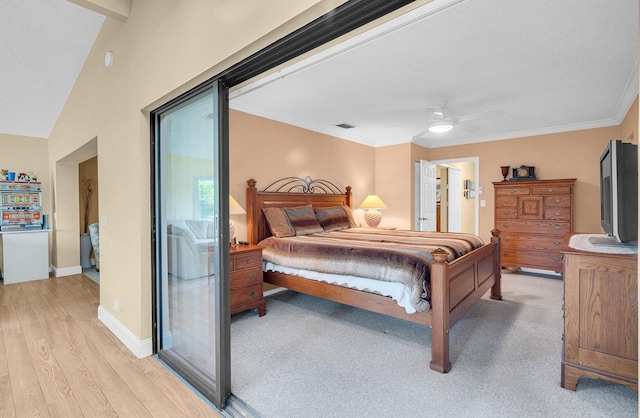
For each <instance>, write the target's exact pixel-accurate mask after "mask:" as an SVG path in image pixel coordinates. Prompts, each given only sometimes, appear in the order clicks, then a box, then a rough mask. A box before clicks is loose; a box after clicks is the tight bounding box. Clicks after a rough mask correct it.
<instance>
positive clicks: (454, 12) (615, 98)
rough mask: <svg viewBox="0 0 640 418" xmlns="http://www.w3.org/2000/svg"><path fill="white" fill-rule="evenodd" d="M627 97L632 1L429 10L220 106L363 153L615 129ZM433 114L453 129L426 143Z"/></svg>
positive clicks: (438, 5) (458, 4)
mask: <svg viewBox="0 0 640 418" xmlns="http://www.w3.org/2000/svg"><path fill="white" fill-rule="evenodd" d="M637 94H638V1H637V0H616V1H615V2H603V1H597V0H589V1H585V0H563V1H556V0H539V1H535V2H532V1H527V0H483V1H478V0H466V1H465V0H434V1H433V2H432V3H429V4H427V5H425V6H423V7H421V8H419V9H417V10H414V11H413V12H410V13H408V14H405V15H403V16H401V17H399V18H397V19H395V20H394V21H391V22H388V23H385V24H383V25H381V26H379V27H377V28H376V29H374V30H371V31H369V32H367V33H365V34H363V35H360V36H357V37H355V38H352V39H350V40H349V41H346V42H344V43H343V44H341V45H338V46H336V47H334V48H331V49H329V50H326V51H323V52H321V53H318V54H316V55H315V56H313V57H311V58H309V59H307V60H305V61H303V62H300V63H297V64H295V65H292V66H291V67H289V68H284V69H282V70H280V71H278V72H277V73H274V74H271V75H270V76H267V77H264V78H263V79H261V80H258V81H257V82H254V83H253V84H251V85H247V86H244V87H242V88H240V89H238V90H237V91H234V92H232V94H231V102H230V103H231V107H232V108H234V109H237V110H241V111H244V112H247V113H251V114H255V115H259V116H263V117H266V118H269V119H274V120H278V121H281V122H285V123H288V124H291V125H296V126H300V127H304V128H307V129H310V130H314V131H317V132H322V133H326V134H329V135H333V136H336V137H340V138H344V139H347V140H351V141H355V142H359V143H363V144H368V145H372V146H384V145H391V144H398V143H407V142H410V141H413V142H415V143H418V144H421V145H424V146H428V147H438V146H447V145H455V144H463V143H473V142H482V141H488V140H497V139H506V138H513V137H522V136H531V135H538V134H546V133H555V132H563V131H571V130H577V129H586V128H594V127H603V126H612V125H619V124H620V123H621V121H622V119H623V118H624V116H625V115H626V114H627V112H628V110H629V108H630V106H631V104H632V103H633V100H634V99H635V97H636V95H637ZM437 111H442V113H444V116H445V118H450V119H453V120H454V121H456V120H458V122H459V123H458V124H456V125H454V128H453V129H452V130H451V131H449V132H447V133H443V134H431V133H425V132H424V131H425V129H426V128H427V125H428V123H429V122H430V121H432V120H433V119H434V118H438V116H434V115H433V113H434V112H437ZM440 118H442V116H440ZM465 119H468V120H465ZM338 124H348V125H351V126H354V127H353V128H350V129H343V128H340V127H337V126H336V125H338Z"/></svg>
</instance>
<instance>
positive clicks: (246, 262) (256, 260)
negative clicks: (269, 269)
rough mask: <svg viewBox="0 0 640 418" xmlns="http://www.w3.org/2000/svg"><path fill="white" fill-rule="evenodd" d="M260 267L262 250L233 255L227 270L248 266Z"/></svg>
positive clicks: (247, 267) (246, 267)
mask: <svg viewBox="0 0 640 418" xmlns="http://www.w3.org/2000/svg"><path fill="white" fill-rule="evenodd" d="M256 267H260V268H262V252H261V251H254V252H250V253H245V254H238V255H233V256H232V257H231V262H230V265H229V270H231V271H236V270H242V269H249V268H256Z"/></svg>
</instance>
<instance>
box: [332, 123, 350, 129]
mask: <svg viewBox="0 0 640 418" xmlns="http://www.w3.org/2000/svg"><path fill="white" fill-rule="evenodd" d="M336 126H337V127H338V128H342V129H351V128H355V126H353V125H349V124H348V123H340V124H338V125H336Z"/></svg>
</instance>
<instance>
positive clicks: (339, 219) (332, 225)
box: [314, 206, 355, 232]
mask: <svg viewBox="0 0 640 418" xmlns="http://www.w3.org/2000/svg"><path fill="white" fill-rule="evenodd" d="M314 210H315V212H316V218H318V222H320V225H322V229H324V230H325V231H327V232H329V231H337V230H338V229H346V228H349V227H351V226H352V224H353V225H355V223H354V222H353V220H351V222H350V221H349V218H350V216H349V213H348V212H347V210H346V209H345V206H334V207H331V208H317V209H314Z"/></svg>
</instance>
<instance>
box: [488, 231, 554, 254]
mask: <svg viewBox="0 0 640 418" xmlns="http://www.w3.org/2000/svg"><path fill="white" fill-rule="evenodd" d="M561 244H562V238H560V237H559V236H556V237H553V236H548V235H527V234H505V233H502V234H500V248H501V249H502V250H504V251H511V250H513V249H519V250H531V251H559V250H560V245H561Z"/></svg>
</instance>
